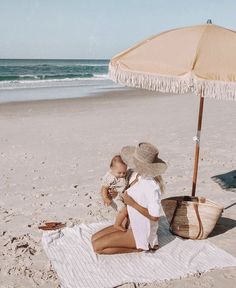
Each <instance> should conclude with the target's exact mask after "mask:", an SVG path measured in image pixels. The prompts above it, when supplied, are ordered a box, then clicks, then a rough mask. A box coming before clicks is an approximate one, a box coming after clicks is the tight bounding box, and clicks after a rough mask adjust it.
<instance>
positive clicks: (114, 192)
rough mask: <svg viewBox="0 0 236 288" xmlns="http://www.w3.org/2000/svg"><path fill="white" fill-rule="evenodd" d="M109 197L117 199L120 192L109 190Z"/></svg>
mask: <svg viewBox="0 0 236 288" xmlns="http://www.w3.org/2000/svg"><path fill="white" fill-rule="evenodd" d="M109 195H110V196H111V198H116V196H117V195H118V192H117V191H116V189H114V188H111V189H109Z"/></svg>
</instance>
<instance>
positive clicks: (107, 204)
mask: <svg viewBox="0 0 236 288" xmlns="http://www.w3.org/2000/svg"><path fill="white" fill-rule="evenodd" d="M111 202H112V200H111V199H110V198H108V197H106V198H104V199H103V203H104V205H105V206H109V205H111Z"/></svg>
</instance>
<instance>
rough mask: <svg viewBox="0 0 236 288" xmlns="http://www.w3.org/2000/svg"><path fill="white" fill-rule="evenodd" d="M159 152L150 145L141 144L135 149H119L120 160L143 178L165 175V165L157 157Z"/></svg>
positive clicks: (127, 147)
mask: <svg viewBox="0 0 236 288" xmlns="http://www.w3.org/2000/svg"><path fill="white" fill-rule="evenodd" d="M158 154H159V150H158V149H157V148H156V147H155V146H154V145H152V144H150V143H146V142H142V143H139V144H138V146H137V147H135V146H125V147H123V148H122V149H121V158H122V160H123V161H124V162H125V163H126V164H127V165H128V167H130V168H131V169H133V170H134V171H136V172H138V173H139V174H140V175H143V176H151V177H155V176H159V175H162V174H163V173H165V171H166V169H167V164H166V162H165V161H163V160H162V159H161V158H159V157H158Z"/></svg>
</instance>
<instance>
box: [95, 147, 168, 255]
mask: <svg viewBox="0 0 236 288" xmlns="http://www.w3.org/2000/svg"><path fill="white" fill-rule="evenodd" d="M158 153H159V151H158V149H157V148H156V147H155V146H153V145H152V144H150V143H139V144H138V146H137V147H132V146H126V147H123V148H122V150H121V157H122V159H123V160H124V162H125V163H126V164H127V165H128V166H129V167H130V168H132V169H133V170H134V171H136V172H137V173H138V175H139V176H138V178H137V180H138V181H137V182H136V183H134V184H133V185H132V186H131V187H130V188H129V189H127V191H126V192H125V193H124V196H123V198H124V202H125V204H126V205H127V209H128V215H129V219H130V226H131V227H130V229H128V230H127V231H126V232H122V231H118V230H117V229H115V228H114V226H109V227H106V228H105V229H103V230H101V231H99V232H97V233H95V234H94V235H93V236H92V244H93V248H94V251H95V252H96V253H98V254H117V253H129V252H138V251H143V250H149V249H155V248H157V247H158V239H157V229H158V220H159V217H160V208H161V204H160V196H161V192H163V183H162V177H161V175H162V174H163V173H164V172H165V170H166V168H167V165H166V163H165V162H164V161H163V160H161V159H160V158H159V157H158Z"/></svg>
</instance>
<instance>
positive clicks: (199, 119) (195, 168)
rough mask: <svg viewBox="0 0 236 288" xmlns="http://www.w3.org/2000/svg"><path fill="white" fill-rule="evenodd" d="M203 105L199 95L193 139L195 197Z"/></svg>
mask: <svg viewBox="0 0 236 288" xmlns="http://www.w3.org/2000/svg"><path fill="white" fill-rule="evenodd" d="M203 104H204V97H203V95H202V94H201V96H200V106H199V112H198V124H197V135H196V136H195V137H194V140H195V141H196V145H195V159H194V171H193V184H192V196H195V192H196V185H197V172H198V160H199V151H200V137H201V128H202V114H203Z"/></svg>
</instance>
